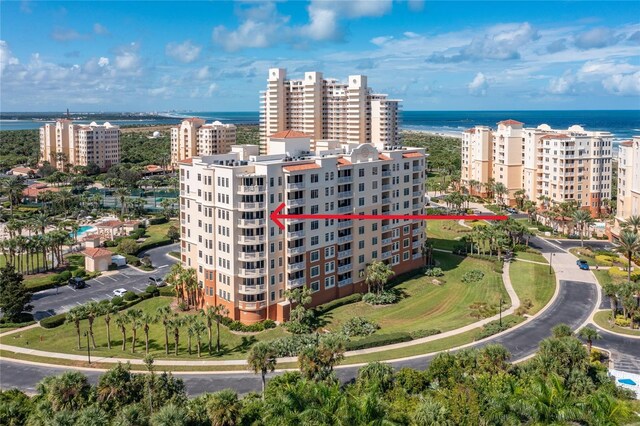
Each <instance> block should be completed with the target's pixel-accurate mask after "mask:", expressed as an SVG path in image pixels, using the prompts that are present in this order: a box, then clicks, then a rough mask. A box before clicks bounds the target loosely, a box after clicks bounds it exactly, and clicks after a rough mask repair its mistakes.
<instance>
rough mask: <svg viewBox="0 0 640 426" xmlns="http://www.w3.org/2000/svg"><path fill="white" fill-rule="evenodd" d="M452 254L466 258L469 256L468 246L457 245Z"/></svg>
mask: <svg viewBox="0 0 640 426" xmlns="http://www.w3.org/2000/svg"><path fill="white" fill-rule="evenodd" d="M452 253H453V254H457V255H458V256H466V255H467V254H468V252H467V245H466V244H456V245H454V246H453V250H452Z"/></svg>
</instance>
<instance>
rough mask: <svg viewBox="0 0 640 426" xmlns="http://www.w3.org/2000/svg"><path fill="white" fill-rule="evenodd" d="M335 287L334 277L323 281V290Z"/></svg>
mask: <svg viewBox="0 0 640 426" xmlns="http://www.w3.org/2000/svg"><path fill="white" fill-rule="evenodd" d="M335 285H336V277H334V276H331V277H327V278H325V279H324V288H325V289H327V288H332V287H335Z"/></svg>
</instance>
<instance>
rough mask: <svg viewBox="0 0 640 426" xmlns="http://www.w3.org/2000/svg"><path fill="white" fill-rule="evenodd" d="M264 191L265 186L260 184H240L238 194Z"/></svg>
mask: <svg viewBox="0 0 640 426" xmlns="http://www.w3.org/2000/svg"><path fill="white" fill-rule="evenodd" d="M264 191H265V187H264V186H258V185H249V186H246V185H240V186H238V194H255V193H258V192H264Z"/></svg>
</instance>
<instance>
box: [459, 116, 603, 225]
mask: <svg viewBox="0 0 640 426" xmlns="http://www.w3.org/2000/svg"><path fill="white" fill-rule="evenodd" d="M611 144H612V135H611V134H610V133H609V132H600V131H586V130H585V129H583V128H582V127H580V126H571V127H569V128H568V129H566V130H556V129H552V128H551V127H549V126H548V125H546V124H542V125H540V126H538V127H536V128H526V127H523V123H520V122H517V121H515V120H506V121H501V122H500V123H498V127H497V129H496V130H492V129H489V128H487V127H484V126H477V127H475V128H472V129H469V130H466V131H465V132H463V136H462V171H461V178H462V179H461V180H462V184H463V185H464V186H466V187H468V186H469V182H471V181H476V182H480V183H483V184H484V183H487V182H489V179H490V178H492V179H494V181H495V182H496V183H497V182H502V183H503V184H504V185H505V187H506V188H507V189H508V191H509V192H508V196H506V197H505V201H506V202H507V204H510V205H514V204H515V195H514V193H515V191H517V190H519V189H523V190H524V192H525V196H526V198H527V199H529V200H532V201H536V202H537V203H539V204H540V203H541V202H542V201H541V199H544V198H545V197H546V198H548V199H549V201H550V203H551V204H552V205H554V204H560V203H562V202H566V201H576V202H577V203H578V204H579V205H580V207H581V208H583V209H588V210H590V211H591V213H592V214H594V215H595V214H599V213H600V211H601V209H602V208H603V207H604V205H605V202H606V200H607V199H609V198H610V197H611V167H612V151H611V149H612V148H611ZM478 186H480V185H478ZM482 191H484V189H483V190H482ZM481 195H484V194H481Z"/></svg>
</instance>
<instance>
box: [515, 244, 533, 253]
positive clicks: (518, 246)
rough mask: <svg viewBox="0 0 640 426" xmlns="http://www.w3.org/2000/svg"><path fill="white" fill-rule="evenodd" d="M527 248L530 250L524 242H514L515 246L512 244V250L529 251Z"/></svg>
mask: <svg viewBox="0 0 640 426" xmlns="http://www.w3.org/2000/svg"><path fill="white" fill-rule="evenodd" d="M529 250H530V248H529V246H528V245H526V244H516V245H515V246H513V251H514V252H519V251H529Z"/></svg>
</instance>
